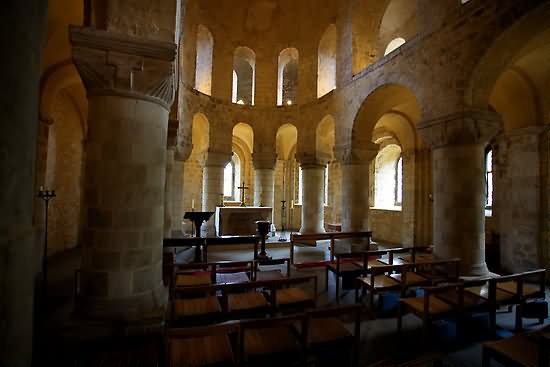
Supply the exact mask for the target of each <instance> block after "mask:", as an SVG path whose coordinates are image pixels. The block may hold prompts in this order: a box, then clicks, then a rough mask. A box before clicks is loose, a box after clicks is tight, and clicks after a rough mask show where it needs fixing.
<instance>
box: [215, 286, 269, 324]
mask: <svg viewBox="0 0 550 367" xmlns="http://www.w3.org/2000/svg"><path fill="white" fill-rule="evenodd" d="M268 284H269V282H261V281H260V282H258V281H251V282H247V283H234V284H225V285H224V286H223V288H222V302H221V303H222V309H223V311H224V314H225V318H229V319H244V318H260V317H265V316H266V315H268V314H271V313H273V305H272V304H271V303H270V302H269V300H268V299H267V298H266V297H265V294H264V293H263V292H262V290H263V288H264V287H265V286H266V285H268Z"/></svg>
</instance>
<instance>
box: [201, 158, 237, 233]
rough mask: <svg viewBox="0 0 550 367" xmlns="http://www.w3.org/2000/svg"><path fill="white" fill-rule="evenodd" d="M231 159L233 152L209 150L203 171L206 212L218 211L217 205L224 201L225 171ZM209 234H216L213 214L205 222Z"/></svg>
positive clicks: (203, 195)
mask: <svg viewBox="0 0 550 367" xmlns="http://www.w3.org/2000/svg"><path fill="white" fill-rule="evenodd" d="M230 159H231V153H227V154H224V153H214V152H208V153H207V158H206V163H205V166H204V169H203V173H202V210H203V211H205V212H213V211H216V207H217V206H219V205H220V203H221V201H222V197H221V195H223V179H224V177H223V171H224V168H225V166H226V164H227V163H228V162H229V160H230ZM203 228H204V231H206V233H207V235H209V236H215V235H216V229H215V218H214V216H212V217H211V218H210V220H209V221H208V222H206V223H205V224H203Z"/></svg>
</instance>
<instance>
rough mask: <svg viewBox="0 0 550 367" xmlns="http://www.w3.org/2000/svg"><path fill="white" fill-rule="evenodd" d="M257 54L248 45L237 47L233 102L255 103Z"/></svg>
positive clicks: (234, 61) (234, 60)
mask: <svg viewBox="0 0 550 367" xmlns="http://www.w3.org/2000/svg"><path fill="white" fill-rule="evenodd" d="M255 88H256V54H255V53H254V51H252V50H251V49H249V48H248V47H237V49H235V53H234V54H233V90H232V93H231V95H232V102H233V103H237V104H243V105H254V91H255Z"/></svg>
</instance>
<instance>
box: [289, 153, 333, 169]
mask: <svg viewBox="0 0 550 367" xmlns="http://www.w3.org/2000/svg"><path fill="white" fill-rule="evenodd" d="M296 160H297V161H298V162H300V167H302V169H309V168H324V167H326V164H325V163H324V162H322V161H320V160H319V159H318V158H317V157H316V156H315V155H311V154H307V153H301V154H297V155H296Z"/></svg>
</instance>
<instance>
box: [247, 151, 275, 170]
mask: <svg viewBox="0 0 550 367" xmlns="http://www.w3.org/2000/svg"><path fill="white" fill-rule="evenodd" d="M275 162H277V154H276V153H275V152H254V153H252V163H253V164H254V168H255V169H275Z"/></svg>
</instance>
